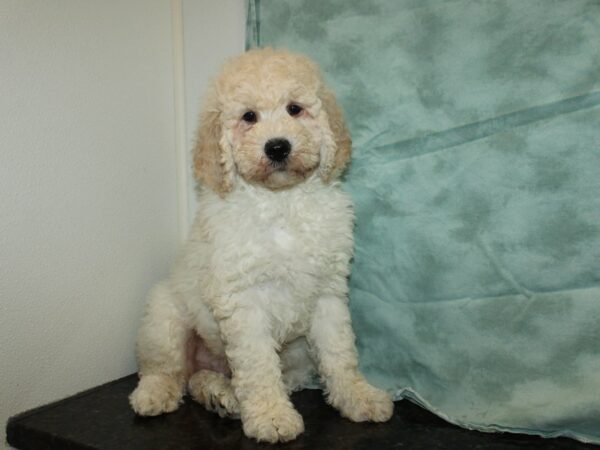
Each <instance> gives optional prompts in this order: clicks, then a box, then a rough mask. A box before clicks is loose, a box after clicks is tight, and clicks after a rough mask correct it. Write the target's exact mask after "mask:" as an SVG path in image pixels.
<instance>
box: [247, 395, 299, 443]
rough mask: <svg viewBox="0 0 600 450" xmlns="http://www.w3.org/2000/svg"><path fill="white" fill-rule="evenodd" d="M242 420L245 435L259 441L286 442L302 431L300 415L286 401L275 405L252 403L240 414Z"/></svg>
mask: <svg viewBox="0 0 600 450" xmlns="http://www.w3.org/2000/svg"><path fill="white" fill-rule="evenodd" d="M259 410H262V411H260V412H259ZM242 422H243V425H244V433H246V436H248V437H251V438H254V439H256V440H257V441H259V442H270V443H275V442H287V441H291V440H292V439H295V438H296V437H297V436H298V435H299V434H300V433H302V432H303V431H304V421H303V420H302V416H301V415H300V414H299V413H298V411H296V410H295V409H294V408H293V407H292V405H291V404H289V403H288V402H285V403H284V402H282V403H281V404H278V405H277V406H275V407H272V406H269V405H262V407H258V408H257V407H256V405H253V407H251V408H249V411H245V412H244V414H243V415H242Z"/></svg>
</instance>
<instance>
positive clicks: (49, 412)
mask: <svg viewBox="0 0 600 450" xmlns="http://www.w3.org/2000/svg"><path fill="white" fill-rule="evenodd" d="M136 383H137V377H136V376H135V375H130V376H128V377H125V378H122V379H119V380H116V381H113V382H111V383H108V384H105V385H102V386H98V387H96V388H93V389H90V390H88V391H85V392H82V393H80V394H77V395H74V396H72V397H69V398H66V399H64V400H61V401H58V402H55V403H51V404H49V405H46V406H42V407H40V408H37V409H35V410H32V411H28V412H25V413H23V414H20V415H18V416H15V417H13V418H11V419H10V420H9V422H8V425H7V439H8V442H9V444H10V445H12V446H13V447H16V448H18V449H32V450H33V449H61V450H70V449H105V450H109V449H118V450H136V449H139V450H142V449H161V450H162V449H165V450H166V449H173V450H175V449H176V450H186V449H258V448H263V449H264V448H270V449H275V448H286V449H290V450H296V449H331V450H335V449H344V450H350V449H368V450H381V449H398V448H406V449H427V450H433V449H461V450H465V449H497V450H500V449H503V450H504V449H506V450H508V449H516V448H538V449H565V450H566V449H569V450H577V449H585V448H597V447H595V446H590V445H584V444H581V443H578V442H576V441H573V440H570V439H565V438H561V439H542V438H538V437H534V436H525V435H516V434H499V433H498V434H486V433H480V432H476V431H468V430H464V429H462V428H459V427H456V426H454V425H451V424H449V423H447V422H445V421H443V420H442V419H440V418H438V417H436V416H435V415H433V414H431V413H429V412H427V411H425V410H423V409H421V408H420V407H418V406H416V405H414V404H412V403H410V402H408V401H402V402H398V403H396V409H395V412H394V416H393V417H392V419H391V420H390V421H389V422H388V423H385V424H370V423H359V424H357V423H352V422H350V421H348V420H345V419H343V418H341V417H340V416H339V414H338V413H337V411H335V410H334V409H332V408H331V407H329V406H328V405H327V404H326V403H325V402H324V400H323V397H322V395H321V392H320V391H311V390H306V391H302V392H298V393H296V394H294V395H293V397H292V400H293V402H294V404H295V405H296V407H297V408H298V410H299V411H300V413H301V414H302V416H303V417H304V423H305V428H306V431H305V432H304V434H302V435H301V436H300V437H299V438H298V439H297V440H296V441H293V442H290V443H287V444H282V445H268V444H257V443H256V442H254V441H252V440H250V439H247V438H246V437H244V434H243V432H242V428H241V424H240V422H239V421H236V420H230V419H221V418H219V417H218V416H217V415H216V414H213V413H209V412H208V411H206V410H205V409H204V408H203V407H201V406H200V405H197V404H195V403H194V402H193V401H191V400H189V399H186V401H185V404H183V405H181V407H180V408H179V410H177V411H176V412H174V413H171V414H166V415H162V416H159V417H154V418H141V417H136V416H135V414H134V413H133V411H132V410H131V408H130V407H129V404H128V402H127V396H128V395H129V393H130V392H131V391H132V390H133V388H134V387H135V385H136Z"/></svg>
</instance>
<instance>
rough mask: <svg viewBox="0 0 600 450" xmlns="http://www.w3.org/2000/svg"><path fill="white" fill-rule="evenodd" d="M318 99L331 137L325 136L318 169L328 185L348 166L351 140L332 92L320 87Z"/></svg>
mask: <svg viewBox="0 0 600 450" xmlns="http://www.w3.org/2000/svg"><path fill="white" fill-rule="evenodd" d="M320 99H321V105H322V108H323V109H324V110H325V113H326V114H327V120H328V122H329V129H330V130H331V136H327V135H326V136H325V142H324V145H323V147H324V148H323V152H322V153H323V154H322V155H321V167H320V169H319V170H320V173H321V178H322V179H323V181H325V182H326V183H328V182H330V181H332V180H335V179H336V178H338V177H339V176H340V175H341V174H342V172H343V171H344V169H345V168H346V166H347V165H348V161H350V156H351V154H352V139H351V138H350V133H349V132H348V128H347V127H346V122H345V121H344V114H343V113H342V110H341V108H340V107H339V105H338V103H337V101H336V99H335V95H334V94H333V92H331V91H330V90H329V89H328V88H327V87H326V86H322V87H321V93H320ZM326 134H328V133H326Z"/></svg>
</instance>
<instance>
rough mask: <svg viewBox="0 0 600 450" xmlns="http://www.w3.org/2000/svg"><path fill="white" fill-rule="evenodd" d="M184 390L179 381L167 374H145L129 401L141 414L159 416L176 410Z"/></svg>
mask: <svg viewBox="0 0 600 450" xmlns="http://www.w3.org/2000/svg"><path fill="white" fill-rule="evenodd" d="M181 397H182V390H181V386H180V385H179V383H177V381H176V380H175V379H173V378H171V377H169V376H167V375H145V376H143V377H142V378H141V379H140V382H139V384H138V386H137V388H136V389H135V390H134V391H133V392H132V393H131V395H130V396H129V403H130V404H131V407H132V408H133V410H134V411H135V412H136V413H137V414H139V415H140V416H157V415H159V414H162V413H168V412H171V411H175V410H176V409H177V407H178V406H179V402H180V401H181Z"/></svg>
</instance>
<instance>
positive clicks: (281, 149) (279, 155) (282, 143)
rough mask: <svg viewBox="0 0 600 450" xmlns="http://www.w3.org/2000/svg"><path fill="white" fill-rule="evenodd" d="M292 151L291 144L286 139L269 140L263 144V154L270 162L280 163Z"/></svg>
mask: <svg viewBox="0 0 600 450" xmlns="http://www.w3.org/2000/svg"><path fill="white" fill-rule="evenodd" d="M291 151H292V144H290V141H288V140H287V139H281V138H277V139H269V140H268V141H267V143H266V144H265V154H266V155H267V157H268V158H269V159H270V160H271V161H275V162H281V161H283V160H284V159H285V158H287V157H288V155H289V154H290V152H291Z"/></svg>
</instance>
